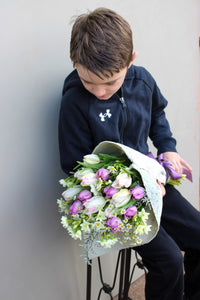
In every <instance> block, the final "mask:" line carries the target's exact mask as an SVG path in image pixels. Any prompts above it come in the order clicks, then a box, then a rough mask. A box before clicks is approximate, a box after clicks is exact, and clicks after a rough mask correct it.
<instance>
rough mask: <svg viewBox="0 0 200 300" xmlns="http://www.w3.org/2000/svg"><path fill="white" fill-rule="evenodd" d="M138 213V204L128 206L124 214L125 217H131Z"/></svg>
mask: <svg viewBox="0 0 200 300" xmlns="http://www.w3.org/2000/svg"><path fill="white" fill-rule="evenodd" d="M136 213H137V207H136V206H133V205H131V206H129V207H128V208H126V212H125V214H124V216H125V218H127V219H129V218H131V217H133V216H135V215H136Z"/></svg>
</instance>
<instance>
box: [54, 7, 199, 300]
mask: <svg viewBox="0 0 200 300" xmlns="http://www.w3.org/2000/svg"><path fill="white" fill-rule="evenodd" d="M136 56H137V53H134V52H133V43H132V32H131V28H130V26H129V24H128V23H127V22H126V21H125V20H124V19H123V18H122V17H121V16H119V15H118V14H117V13H115V12H113V11H111V10H109V9H105V8H101V9H97V10H95V11H94V12H91V13H88V14H84V15H80V16H79V17H78V18H77V19H76V21H75V23H74V26H73V29H72V35H71V46H70V57H71V60H72V62H73V64H74V67H75V68H76V70H74V71H73V72H72V73H71V74H70V75H69V76H68V77H67V78H66V80H65V83H64V88H63V99H62V103H61V109H60V121H59V143H60V157H61V165H62V168H63V170H64V171H65V172H66V173H69V172H70V171H72V170H73V167H74V166H75V165H76V161H78V160H81V159H82V157H83V156H84V155H86V154H89V153H91V152H92V151H93V149H94V148H95V146H96V145H97V144H98V143H100V142H102V141H105V140H110V141H114V142H119V143H122V144H125V145H127V146H129V147H132V148H133V149H135V150H137V151H140V152H141V153H143V154H147V152H148V145H147V139H148V137H150V138H151V140H152V141H153V144H154V146H155V147H156V148H157V150H158V154H160V153H164V159H166V160H168V161H170V162H171V164H172V166H173V168H174V169H175V170H176V171H177V172H179V173H182V168H183V167H186V168H187V169H189V170H190V171H191V167H190V165H189V164H188V163H187V162H186V161H184V160H183V159H182V158H181V157H180V156H179V154H178V153H177V151H176V141H175V139H174V138H173V137H172V133H171V131H170V127H169V124H168V121H167V119H166V116H165V112H164V109H165V107H166V105H167V101H166V100H165V98H164V97H163V96H162V94H161V92H160V90H159V88H158V86H157V85H156V82H155V80H154V79H153V77H152V76H151V75H150V73H149V72H147V71H146V70H145V69H144V68H142V67H136V66H133V65H132V63H133V61H134V59H135V58H136ZM199 237H200V213H199V212H198V211H197V210H196V209H195V208H194V207H193V206H191V205H190V203H189V202H188V201H187V200H185V199H184V198H183V197H182V195H181V194H180V193H179V192H178V191H177V190H176V189H175V188H174V187H172V186H169V185H166V195H165V197H164V198H163V212H162V219H161V226H160V229H159V232H158V234H157V236H156V237H155V238H154V239H153V240H152V241H151V242H150V243H148V244H146V245H143V246H140V247H137V248H136V250H137V252H138V253H139V254H140V255H141V257H142V260H143V263H144V264H145V266H146V267H147V269H148V271H149V272H148V275H147V281H146V287H145V294H146V299H147V300H158V299H162V300H164V299H166V300H181V299H183V294H184V273H183V256H182V253H181V251H185V271H186V275H185V296H184V297H185V298H184V299H189V300H194V299H200V294H199V293H200V292H199V291H200V288H199V283H198V280H199V278H200V271H199V269H200V239H199Z"/></svg>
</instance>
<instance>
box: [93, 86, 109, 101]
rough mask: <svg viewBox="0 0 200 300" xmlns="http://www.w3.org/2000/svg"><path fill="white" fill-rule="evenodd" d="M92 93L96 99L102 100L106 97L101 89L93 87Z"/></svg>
mask: <svg viewBox="0 0 200 300" xmlns="http://www.w3.org/2000/svg"><path fill="white" fill-rule="evenodd" d="M92 93H93V94H94V95H95V96H96V97H97V98H102V97H103V96H105V95H106V91H105V89H104V88H103V87H95V88H94V89H93V91H92Z"/></svg>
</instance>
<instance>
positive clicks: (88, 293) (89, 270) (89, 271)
mask: <svg viewBox="0 0 200 300" xmlns="http://www.w3.org/2000/svg"><path fill="white" fill-rule="evenodd" d="M91 283H92V260H90V264H87V291H86V300H91Z"/></svg>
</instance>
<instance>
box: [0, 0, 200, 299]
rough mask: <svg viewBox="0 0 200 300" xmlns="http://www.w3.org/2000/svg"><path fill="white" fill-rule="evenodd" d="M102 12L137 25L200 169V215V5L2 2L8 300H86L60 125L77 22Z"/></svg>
mask: <svg viewBox="0 0 200 300" xmlns="http://www.w3.org/2000/svg"><path fill="white" fill-rule="evenodd" d="M108 3H109V4H108ZM99 6H106V7H109V8H112V9H114V10H116V11H118V12H119V13H121V14H122V15H123V16H124V17H125V18H127V20H128V21H129V22H130V23H131V25H132V28H133V34H134V44H135V50H137V51H138V53H139V55H138V58H137V60H136V64H138V65H143V66H144V67H146V68H147V69H149V71H151V72H152V74H153V76H154V77H155V78H156V80H157V83H158V85H159V86H160V88H161V90H162V91H163V94H164V95H165V96H166V98H167V99H168V100H169V106H168V108H167V115H168V118H169V120H170V122H171V127H172V130H173V131H174V134H175V137H177V138H178V150H179V152H180V154H181V155H182V156H183V157H184V158H185V159H186V160H188V161H189V162H190V163H191V165H192V167H193V169H194V171H193V176H194V183H193V184H190V183H188V182H186V183H184V185H183V187H182V189H183V191H184V193H185V194H186V196H187V197H188V198H189V200H190V201H191V202H192V203H193V204H194V205H195V206H196V207H198V201H199V197H198V181H199V154H198V76H199V74H198V55H199V48H198V35H199V33H198V17H199V16H198V0H193V1H190V0H175V1H174V0H168V1H159V0H151V1H149V0H142V1H138V0H130V1H116V0H115V1H114V0H110V1H92V0H82V1H77V0H74V1H71V2H70V4H69V2H67V1H64V0H57V1H54V0H50V1H49V0H48V1H47V0H43V1H41V0H40V1H39V0H35V1H25V0H15V1H14V0H9V1H6V0H1V1H0V12H1V16H0V20H1V26H0V28H1V46H0V47H1V56H0V67H1V74H2V75H1V81H0V93H1V98H0V99H1V110H0V113H1V117H0V124H1V126H0V130H1V144H0V151H1V155H0V157H1V163H0V174H1V175H0V176H1V177H0V178H1V179H0V184H1V189H0V192H1V198H0V199H1V210H0V222H1V223H0V231H1V247H0V266H1V267H0V270H1V271H0V272H1V275H0V281H1V288H0V298H1V299H4V300H22V299H26V300H27V299H28V300H32V299H33V300H35V299H37V300H45V299H48V300H55V299H57V300H61V299H62V300H63V299H67V300H79V299H80V300H82V299H85V280H86V279H85V270H86V265H85V263H84V262H83V259H82V258H80V254H81V250H80V248H79V246H78V244H79V243H77V242H75V241H73V240H72V239H71V238H70V237H68V236H67V234H66V232H65V231H64V229H63V228H62V227H61V225H60V215H59V213H58V212H57V205H56V199H57V197H59V196H60V193H61V189H60V187H59V184H58V180H59V179H60V178H62V177H63V176H64V174H63V173H62V171H61V169H60V166H59V153H58V143H57V122H58V110H59V103H60V98H61V89H62V84H63V80H64V78H65V76H66V75H67V74H68V73H69V72H70V71H71V70H72V65H71V62H70V60H69V39H70V31H71V25H70V24H69V22H70V20H71V16H73V15H76V14H80V13H82V12H85V11H86V9H94V8H96V7H99ZM113 256H114V257H115V256H116V254H115V253H114V254H112V255H108V256H105V257H104V265H105V266H104V267H105V270H106V273H105V279H106V280H109V278H110V277H111V276H112V274H113V268H114V264H115V261H114V259H113ZM108 265H109V266H108ZM94 270H95V271H94V278H93V283H94V285H95V287H94V289H93V296H92V299H96V298H97V296H96V290H97V287H98V286H99V282H98V278H97V277H98V274H96V262H94ZM115 292H116V291H115ZM102 299H104V298H103V297H102ZM105 299H108V297H107V298H106V297H105Z"/></svg>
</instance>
